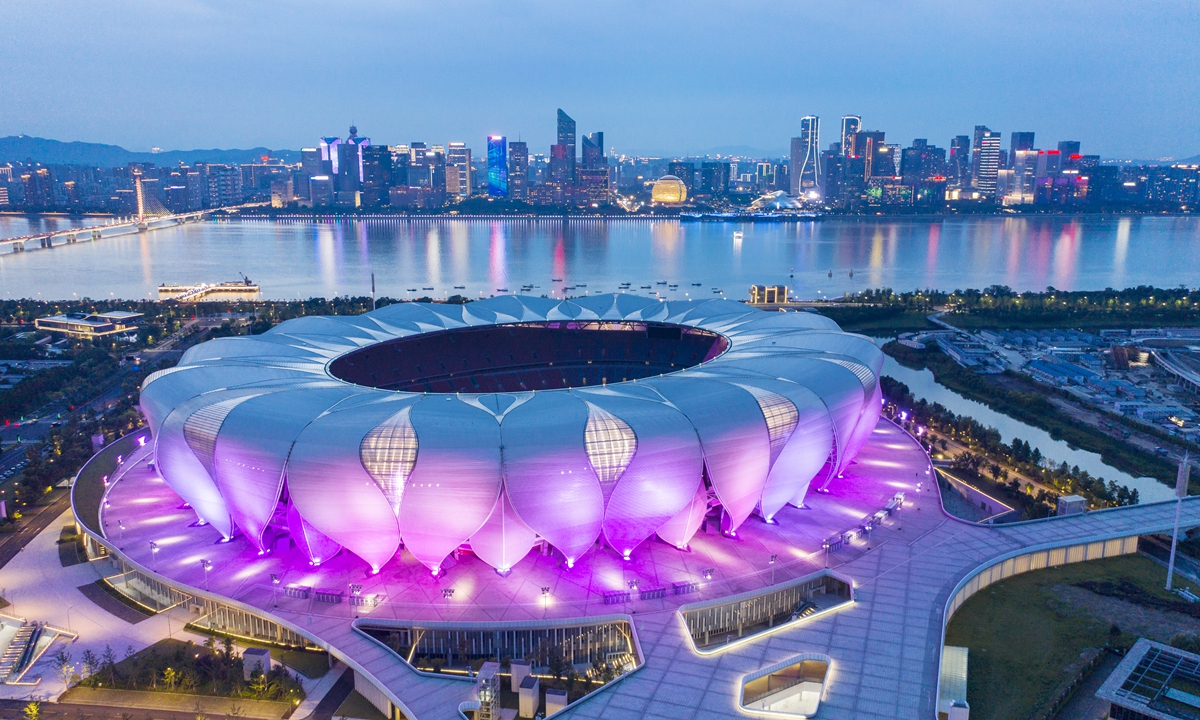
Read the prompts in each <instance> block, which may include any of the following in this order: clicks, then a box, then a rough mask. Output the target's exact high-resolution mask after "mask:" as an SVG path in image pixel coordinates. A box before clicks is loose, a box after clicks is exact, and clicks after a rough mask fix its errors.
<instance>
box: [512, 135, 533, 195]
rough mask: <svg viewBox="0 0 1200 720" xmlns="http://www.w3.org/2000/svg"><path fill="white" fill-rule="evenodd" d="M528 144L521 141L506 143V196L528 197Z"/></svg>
mask: <svg viewBox="0 0 1200 720" xmlns="http://www.w3.org/2000/svg"><path fill="white" fill-rule="evenodd" d="M528 190H529V146H528V145H527V144H526V143H524V142H521V141H519V140H518V141H516V142H511V143H509V144H508V196H509V197H511V198H512V199H513V200H522V201H524V200H527V199H529V191H528Z"/></svg>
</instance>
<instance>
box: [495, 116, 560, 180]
mask: <svg viewBox="0 0 1200 720" xmlns="http://www.w3.org/2000/svg"><path fill="white" fill-rule="evenodd" d="M559 112H562V111H561V110H560V111H559ZM487 160H488V195H490V196H492V197H507V196H508V144H507V141H506V140H505V139H504V136H503V135H490V136H488V140H487Z"/></svg>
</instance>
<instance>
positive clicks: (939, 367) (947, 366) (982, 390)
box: [883, 341, 1200, 492]
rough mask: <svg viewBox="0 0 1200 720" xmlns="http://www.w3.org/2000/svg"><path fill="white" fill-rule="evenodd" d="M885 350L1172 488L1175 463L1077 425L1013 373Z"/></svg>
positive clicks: (935, 353) (937, 354)
mask: <svg viewBox="0 0 1200 720" xmlns="http://www.w3.org/2000/svg"><path fill="white" fill-rule="evenodd" d="M883 350H884V352H885V353H887V354H888V355H890V356H891V357H892V358H894V359H895V360H896V362H898V363H900V364H901V365H903V366H905V367H908V368H914V369H928V370H929V371H931V372H932V373H933V375H934V379H935V380H936V381H937V382H938V383H939V384H940V385H943V386H945V387H947V388H949V389H951V390H953V391H954V392H956V393H958V394H960V395H963V396H965V397H967V398H970V399H972V400H975V401H976V402H979V403H982V404H984V405H986V406H988V407H989V408H991V409H993V410H995V411H996V412H999V413H1003V414H1005V415H1008V416H1010V417H1012V418H1015V419H1017V420H1019V421H1021V422H1024V423H1026V424H1029V425H1032V426H1034V427H1038V428H1041V429H1043V430H1045V431H1046V432H1048V433H1049V434H1050V436H1051V437H1052V438H1054V439H1056V440H1062V441H1064V442H1066V443H1068V444H1069V445H1070V446H1072V447H1077V448H1081V449H1083V450H1087V451H1089V452H1093V453H1096V454H1098V455H1099V456H1100V458H1101V459H1102V460H1103V461H1104V462H1105V463H1106V464H1108V465H1111V466H1113V467H1115V468H1117V469H1118V470H1121V471H1123V472H1126V473H1129V474H1130V475H1134V476H1146V477H1153V478H1155V479H1157V480H1158V481H1159V482H1162V483H1164V484H1167V485H1172V484H1174V479H1175V473H1176V468H1175V466H1174V464H1173V463H1171V462H1169V461H1167V460H1165V459H1163V458H1160V457H1157V456H1155V455H1151V454H1149V453H1146V452H1142V451H1140V450H1138V449H1136V448H1133V447H1130V446H1128V445H1127V444H1125V443H1122V442H1119V441H1115V440H1114V439H1113V438H1112V437H1111V436H1109V435H1107V434H1105V433H1103V432H1101V431H1099V430H1097V429H1095V428H1091V427H1089V426H1087V425H1084V424H1082V423H1079V422H1078V421H1077V420H1075V419H1074V418H1072V417H1070V416H1069V415H1067V414H1066V413H1065V412H1063V411H1062V410H1061V409H1060V408H1058V407H1057V406H1056V405H1055V404H1054V403H1052V402H1050V400H1049V399H1047V397H1046V394H1047V393H1046V390H1045V389H1044V388H1040V387H1038V386H1036V385H1034V384H1033V383H1032V381H1029V380H1026V379H1024V378H1021V377H1020V376H1018V375H1017V374H1015V373H1012V372H1006V373H1004V374H1003V375H998V376H984V375H977V374H975V373H972V372H970V371H969V370H966V369H964V368H962V367H960V366H959V365H958V364H957V363H955V362H954V360H953V359H951V358H950V357H948V356H946V355H945V354H943V353H942V352H941V351H940V350H938V349H937V348H927V349H925V350H917V349H914V348H909V347H906V346H903V345H900V344H899V343H896V342H894V341H893V342H889V343H887V344H886V345H884V346H883ZM1002 383H1003V384H1002ZM1198 490H1200V481H1197V480H1193V481H1192V487H1191V491H1192V492H1196V491H1198Z"/></svg>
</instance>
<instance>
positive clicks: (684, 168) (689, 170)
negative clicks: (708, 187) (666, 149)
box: [667, 160, 696, 192]
mask: <svg viewBox="0 0 1200 720" xmlns="http://www.w3.org/2000/svg"><path fill="white" fill-rule="evenodd" d="M667 174H668V175H674V176H675V177H677V178H679V179H680V180H682V181H683V184H684V185H686V186H687V189H688V192H691V191H692V186H693V185H694V184H695V182H696V165H695V164H694V163H690V162H687V161H684V160H672V161H671V162H669V163H667Z"/></svg>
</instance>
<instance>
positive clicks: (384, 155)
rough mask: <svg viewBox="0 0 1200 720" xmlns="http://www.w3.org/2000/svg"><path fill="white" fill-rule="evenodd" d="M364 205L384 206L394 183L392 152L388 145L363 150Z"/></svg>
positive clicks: (368, 147)
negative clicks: (390, 187)
mask: <svg viewBox="0 0 1200 720" xmlns="http://www.w3.org/2000/svg"><path fill="white" fill-rule="evenodd" d="M361 162H362V204H363V205H367V206H369V207H377V206H379V205H383V204H384V201H385V200H387V197H388V187H389V186H390V185H391V182H392V151H391V150H390V149H389V148H388V146H387V145H367V146H366V147H363V148H362V157H361Z"/></svg>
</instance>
